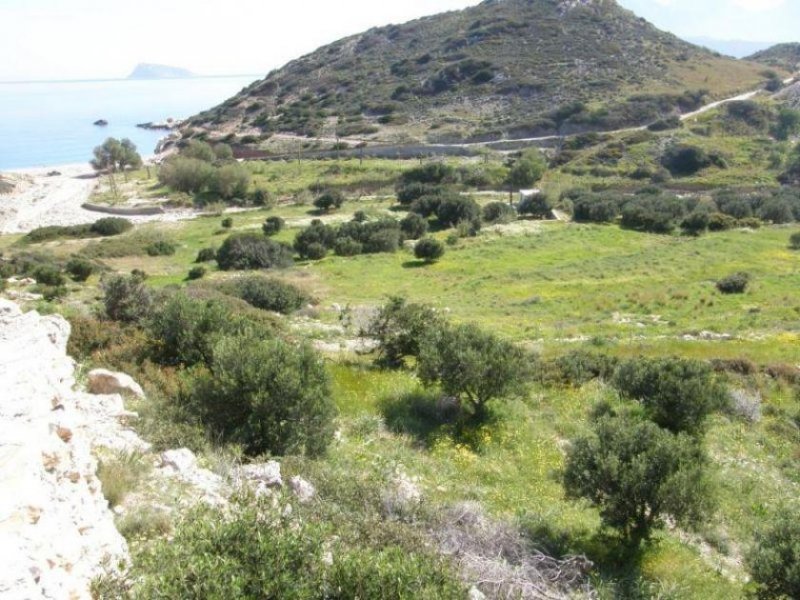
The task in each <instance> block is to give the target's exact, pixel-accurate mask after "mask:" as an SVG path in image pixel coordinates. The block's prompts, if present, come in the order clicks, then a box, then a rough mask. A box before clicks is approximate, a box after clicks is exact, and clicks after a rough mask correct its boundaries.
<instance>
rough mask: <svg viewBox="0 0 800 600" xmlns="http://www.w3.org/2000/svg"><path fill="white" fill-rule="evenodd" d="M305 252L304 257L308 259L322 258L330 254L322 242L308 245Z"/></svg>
mask: <svg viewBox="0 0 800 600" xmlns="http://www.w3.org/2000/svg"><path fill="white" fill-rule="evenodd" d="M304 254H305V256H303V258H307V259H308V260H322V259H323V258H325V257H326V256H327V255H328V249H327V248H326V247H325V246H323V245H322V244H318V243H313V244H309V245H308V246H307V247H306V249H305V252H304Z"/></svg>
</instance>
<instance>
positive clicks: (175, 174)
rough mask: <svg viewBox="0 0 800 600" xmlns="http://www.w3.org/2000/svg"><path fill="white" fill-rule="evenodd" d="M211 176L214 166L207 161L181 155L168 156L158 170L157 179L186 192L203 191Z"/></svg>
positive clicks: (177, 190)
mask: <svg viewBox="0 0 800 600" xmlns="http://www.w3.org/2000/svg"><path fill="white" fill-rule="evenodd" d="M213 177H214V167H213V166H211V165H210V164H209V163H208V162H206V161H204V160H201V159H197V158H187V157H183V156H176V157H173V158H170V159H169V160H167V161H165V162H164V164H163V165H162V166H161V168H160V169H159V171H158V180H159V182H160V183H161V184H162V185H165V186H167V187H169V188H172V189H173V190H175V191H176V192H184V193H187V194H197V193H199V192H202V191H204V190H205V189H206V188H208V186H209V184H210V182H211V180H212V178H213Z"/></svg>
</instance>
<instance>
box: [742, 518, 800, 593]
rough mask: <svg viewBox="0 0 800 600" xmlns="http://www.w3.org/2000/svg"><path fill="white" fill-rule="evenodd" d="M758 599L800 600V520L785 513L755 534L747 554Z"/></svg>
mask: <svg viewBox="0 0 800 600" xmlns="http://www.w3.org/2000/svg"><path fill="white" fill-rule="evenodd" d="M747 566H748V568H749V569H750V573H751V574H752V576H753V582H754V584H755V591H756V594H757V597H759V598H775V599H781V598H800V518H799V515H798V514H797V512H796V511H790V510H788V509H784V510H783V511H781V512H780V513H779V514H777V515H776V516H775V517H774V519H773V520H771V521H770V522H768V523H767V524H766V525H764V526H763V528H762V529H761V530H760V531H759V532H758V533H757V535H756V540H755V544H754V546H753V548H752V549H751V550H750V551H749V552H748V554H747Z"/></svg>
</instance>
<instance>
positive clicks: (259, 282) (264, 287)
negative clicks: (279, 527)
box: [234, 276, 308, 315]
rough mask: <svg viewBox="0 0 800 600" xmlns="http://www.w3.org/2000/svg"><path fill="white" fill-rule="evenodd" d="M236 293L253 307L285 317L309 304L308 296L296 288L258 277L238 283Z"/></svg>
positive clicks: (235, 286) (241, 280)
mask: <svg viewBox="0 0 800 600" xmlns="http://www.w3.org/2000/svg"><path fill="white" fill-rule="evenodd" d="M234 291H235V293H236V296H238V297H239V298H241V299H242V300H244V301H245V302H247V303H248V304H249V305H251V306H255V307H256V308H260V309H262V310H271V311H274V312H279V313H283V314H285V315H288V314H291V313H293V312H294V311H296V310H299V309H300V308H301V307H302V306H303V304H305V303H307V302H308V296H306V295H305V294H304V293H303V292H302V291H301V290H300V289H298V288H296V287H295V286H293V285H291V284H288V283H284V282H282V281H279V280H277V279H266V278H264V277H258V276H255V277H245V278H243V279H240V280H238V281H236V283H235V284H234Z"/></svg>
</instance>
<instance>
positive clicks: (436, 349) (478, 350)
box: [417, 325, 530, 421]
mask: <svg viewBox="0 0 800 600" xmlns="http://www.w3.org/2000/svg"><path fill="white" fill-rule="evenodd" d="M435 333H436V335H427V336H426V337H425V338H423V341H422V343H421V344H420V352H419V359H418V363H417V374H418V375H419V378H420V379H421V380H422V382H423V383H425V384H426V385H431V384H438V385H440V386H441V388H442V391H443V392H444V393H445V394H448V395H450V396H455V397H457V398H459V399H461V400H462V401H464V402H465V403H466V404H467V405H468V406H469V408H470V409H471V413H472V416H473V417H474V418H475V419H476V420H478V421H481V420H483V419H485V418H486V416H487V413H488V407H487V404H488V403H489V402H490V401H491V400H493V399H495V398H502V397H505V396H510V395H515V394H521V393H522V392H523V391H524V390H525V387H526V383H527V380H528V375H529V363H530V360H529V357H528V356H527V355H526V353H525V352H524V351H523V350H521V349H520V348H518V347H517V346H515V345H514V344H512V343H510V342H507V341H505V340H501V339H500V338H498V337H497V336H495V335H493V334H491V333H487V332H484V331H481V330H480V329H478V328H477V327H476V326H474V325H456V326H446V327H443V328H441V329H439V330H438V331H437V332H435Z"/></svg>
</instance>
